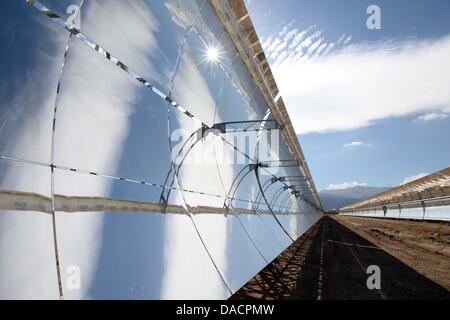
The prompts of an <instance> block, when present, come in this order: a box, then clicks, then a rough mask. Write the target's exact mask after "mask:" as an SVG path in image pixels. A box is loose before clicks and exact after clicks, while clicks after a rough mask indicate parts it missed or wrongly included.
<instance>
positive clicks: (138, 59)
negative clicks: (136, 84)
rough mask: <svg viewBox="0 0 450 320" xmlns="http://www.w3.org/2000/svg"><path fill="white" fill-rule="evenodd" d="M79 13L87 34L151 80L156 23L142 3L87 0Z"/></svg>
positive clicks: (130, 0) (154, 73)
mask: <svg viewBox="0 0 450 320" xmlns="http://www.w3.org/2000/svg"><path fill="white" fill-rule="evenodd" d="M83 14H84V18H83V25H82V27H83V31H84V32H86V34H87V35H89V36H91V37H92V38H93V40H94V41H96V42H97V43H100V44H101V45H102V46H104V48H107V50H108V51H109V52H111V54H113V55H114V56H116V57H118V58H119V59H120V60H121V61H122V62H124V63H125V64H126V65H128V66H129V67H130V68H132V69H133V70H136V71H138V72H142V73H144V74H145V77H146V78H148V79H147V80H148V81H152V80H153V79H155V78H154V77H155V76H157V73H156V72H152V70H153V69H154V67H153V66H152V65H151V62H150V58H152V57H153V56H154V55H155V54H156V51H155V49H156V48H157V43H156V38H155V33H156V32H158V31H159V30H158V29H159V24H158V19H156V18H155V16H154V15H153V13H152V12H151V11H150V9H149V7H148V6H147V5H146V4H145V2H144V1H133V0H115V1H111V0H96V1H89V2H88V3H87V4H86V12H84V13H83ZM149 76H150V77H149ZM152 76H153V77H152Z"/></svg>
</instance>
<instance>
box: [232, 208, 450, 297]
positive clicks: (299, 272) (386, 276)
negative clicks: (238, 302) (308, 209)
mask: <svg viewBox="0 0 450 320" xmlns="http://www.w3.org/2000/svg"><path fill="white" fill-rule="evenodd" d="M449 234H450V226H449V224H448V223H439V222H432V223H430V222H422V221H403V220H402V221H400V220H388V219H375V218H359V217H349V216H325V217H323V218H322V219H321V220H320V221H319V222H318V223H316V224H315V225H314V226H313V227H312V228H310V229H309V230H308V232H306V233H305V234H304V235H302V236H301V237H300V238H299V239H298V240H297V241H295V242H294V243H293V244H292V245H291V246H290V247H289V248H287V249H286V250H285V251H284V252H282V253H281V254H280V255H279V256H278V257H277V258H276V259H274V261H272V262H271V263H270V264H269V265H267V266H266V267H265V268H264V269H263V270H261V271H260V272H259V273H258V274H257V275H256V276H255V277H254V278H252V279H251V280H250V281H249V282H248V283H247V284H246V285H245V286H243V287H242V288H241V289H240V290H239V291H237V292H236V293H235V294H234V295H233V296H232V297H231V299H265V300H271V299H306V300H316V299H317V300H361V299H364V300H366V299H370V300H372V299H382V300H385V299H386V300H392V299H394V300H399V299H400V300H411V299H444V300H450V291H449V270H450V257H449V247H450V246H449ZM373 265H377V266H379V268H380V270H381V288H379V289H373V288H372V289H369V288H368V286H367V280H368V277H369V275H368V273H367V268H368V267H369V266H373Z"/></svg>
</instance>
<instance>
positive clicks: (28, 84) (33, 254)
mask: <svg viewBox="0 0 450 320" xmlns="http://www.w3.org/2000/svg"><path fill="white" fill-rule="evenodd" d="M21 5H22V4H21ZM14 10H15V7H14V5H12V8H10V11H7V13H6V15H12V16H13V17H14V16H17V15H18V13H17V12H14ZM11 11H12V12H11ZM34 17H35V16H33V15H28V14H21V15H20V17H17V18H18V21H20V24H18V25H16V26H14V27H15V28H16V29H15V30H11V34H13V35H14V36H13V38H12V40H11V41H9V42H8V47H5V48H3V47H2V49H1V50H2V51H3V50H4V53H7V55H8V57H7V58H6V59H4V60H2V61H1V62H0V63H1V65H2V67H3V66H4V65H8V64H11V63H12V64H14V69H13V70H14V72H15V73H13V72H10V70H9V69H8V68H6V70H7V71H6V72H5V73H2V75H1V76H0V77H2V83H1V87H0V91H1V95H2V96H1V98H2V99H1V101H2V103H1V106H0V140H1V141H0V149H1V150H0V151H1V153H2V154H6V155H11V156H15V157H19V158H26V159H31V160H37V161H42V162H46V163H48V162H49V160H50V141H51V128H52V111H53V104H54V97H55V94H56V84H57V79H58V77H57V76H58V72H59V68H60V66H61V61H62V57H63V54H64V49H65V40H66V39H67V34H65V33H63V32H60V29H57V27H53V25H50V22H49V21H48V20H46V19H35V18H34ZM1 19H3V14H2V18H1ZM49 25H50V27H49ZM2 28H3V25H2ZM39 36H40V37H41V38H39V41H36V42H31V43H29V42H28V40H29V38H33V37H39ZM0 37H1V39H2V40H4V34H2V35H0ZM25 46H26V48H25ZM21 49H22V50H24V51H25V50H26V54H24V53H23V52H17V51H19V50H21ZM2 71H4V69H2ZM22 71H23V72H22ZM5 78H7V79H5ZM3 80H5V81H4V82H3ZM0 188H1V189H9V190H19V191H28V192H35V193H40V194H44V195H49V194H50V169H49V168H45V167H37V166H31V165H28V164H19V163H15V162H10V161H4V160H0ZM0 298H3V299H38V298H39V299H56V298H58V284H57V278H56V267H55V261H54V252H53V239H52V225H51V218H50V216H49V215H47V214H37V213H29V212H20V213H18V212H17V211H14V212H8V211H1V213H0Z"/></svg>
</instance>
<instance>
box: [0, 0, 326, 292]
mask: <svg viewBox="0 0 450 320" xmlns="http://www.w3.org/2000/svg"><path fill="white" fill-rule="evenodd" d="M41 3H42V5H44V6H46V7H48V8H50V9H51V10H52V11H54V12H55V13H57V14H58V15H59V16H61V17H63V18H64V19H65V18H67V16H68V14H67V13H66V9H67V7H68V6H69V5H72V4H76V5H79V6H80V5H81V16H80V17H81V19H80V22H81V32H82V33H83V35H86V36H87V37H89V39H91V40H93V41H94V42H95V43H96V44H98V45H100V46H101V47H102V48H103V49H105V50H107V51H108V52H109V53H110V54H112V55H113V56H114V57H117V58H118V59H120V61H121V62H122V63H123V64H124V65H126V66H127V67H128V68H127V70H124V68H119V67H118V66H117V65H115V64H114V63H112V62H111V61H110V60H108V59H107V57H106V55H104V54H101V52H98V51H96V50H94V49H93V48H92V47H90V46H89V45H87V44H86V43H85V42H83V41H82V40H80V39H79V38H77V37H75V36H73V35H72V36H70V33H69V31H67V30H66V29H64V28H63V27H61V26H60V25H59V24H58V23H55V21H52V19H50V18H48V17H46V16H45V15H44V14H43V13H42V12H39V10H37V9H36V8H35V7H33V6H32V5H30V4H28V3H26V2H25V1H8V2H6V3H4V4H3V9H2V11H1V13H0V16H1V17H0V41H1V49H0V58H1V59H0V65H1V73H0V77H1V82H0V83H1V86H0V93H1V94H0V108H1V109H0V111H1V112H0V155H1V156H2V158H1V159H0V191H1V192H3V195H5V194H6V195H7V194H8V192H13V193H12V194H14V192H16V193H24V194H27V195H36V197H38V198H39V197H40V198H46V199H51V198H52V197H55V196H56V195H62V196H65V197H80V199H82V198H94V197H97V198H99V199H120V200H132V201H143V202H159V201H160V200H161V196H162V195H163V196H164V197H166V200H167V203H168V204H175V205H180V206H181V207H184V208H188V207H195V206H208V207H218V208H222V207H223V206H224V204H226V203H228V204H231V208H230V211H229V214H228V215H223V214H208V212H205V214H197V215H188V214H172V213H171V212H165V213H162V212H161V213H151V212H130V211H121V210H120V208H119V210H114V211H111V212H108V211H102V210H98V211H93V212H86V211H80V212H64V211H57V212H56V214H55V218H56V224H55V226H56V239H57V243H58V257H59V262H60V272H61V285H62V291H63V294H64V298H65V299H132V298H136V299H170V298H175V299H178V298H206V299H209V298H227V297H228V296H230V295H231V293H233V292H235V291H236V290H238V289H239V288H240V287H241V286H242V285H243V284H245V282H246V281H247V280H249V279H250V278H251V277H252V276H253V275H254V274H256V273H257V272H258V271H259V270H261V269H262V268H263V267H264V266H265V265H266V264H267V263H268V262H270V261H271V260H272V259H274V258H275V257H276V256H277V255H278V254H279V253H280V252H282V250H284V249H285V248H286V247H287V246H289V244H290V243H291V242H292V239H296V238H298V237H299V236H300V235H301V234H302V233H303V232H304V231H305V230H307V229H308V228H309V226H311V225H312V224H313V223H314V222H315V221H317V219H318V218H319V217H320V213H318V212H317V211H316V210H315V209H314V208H312V207H311V206H310V205H309V204H308V203H306V202H305V201H302V200H298V199H296V198H294V197H293V196H292V195H289V192H290V191H289V190H287V191H286V190H284V184H282V183H281V182H275V183H273V184H271V185H270V187H269V188H267V189H266V190H265V196H266V198H267V202H269V203H271V204H272V206H273V208H274V212H275V213H276V215H275V216H274V215H271V214H270V210H269V207H268V205H267V202H265V201H264V199H262V197H261V194H259V193H260V188H259V184H261V185H266V186H267V185H269V184H270V183H268V182H267V181H268V180H270V179H272V178H273V176H272V174H273V175H275V176H299V175H302V170H301V168H297V167H285V168H278V169H276V168H273V170H271V172H270V173H269V172H266V171H264V170H263V171H260V177H259V178H260V181H259V184H258V181H257V177H256V174H255V173H254V171H253V172H250V171H249V173H248V174H247V175H246V176H245V177H244V179H242V181H241V182H240V183H239V186H238V187H237V188H235V190H233V191H232V192H233V195H234V196H233V198H235V199H234V200H231V202H229V201H228V202H226V201H227V198H226V195H227V194H229V193H230V190H231V189H233V182H235V180H236V177H237V176H238V174H239V173H240V172H246V170H250V169H248V166H247V165H248V164H249V163H251V162H252V159H254V154H253V151H254V150H253V147H254V145H255V143H256V139H257V135H256V133H247V134H246V135H247V140H249V141H250V142H249V143H248V145H251V146H253V147H248V146H247V147H246V146H245V144H244V145H243V146H242V145H241V146H240V147H241V148H242V151H243V152H244V153H246V154H248V155H249V158H250V159H249V158H245V161H244V160H242V158H241V159H240V160H241V161H236V159H235V158H236V152H235V150H234V149H233V148H232V147H231V146H230V145H229V144H227V143H224V142H223V141H222V140H221V138H220V137H219V136H217V135H214V134H209V135H206V136H201V137H198V135H196V134H195V135H194V136H193V138H192V139H193V140H192V141H191V142H188V144H187V146H188V147H189V153H190V155H192V157H187V158H186V160H185V161H184V162H182V163H181V164H178V165H173V162H172V160H173V159H174V158H177V157H176V156H175V157H174V156H172V154H175V155H177V154H178V153H177V152H178V150H179V149H177V148H179V147H180V146H181V145H182V143H184V142H185V141H187V140H188V137H190V136H191V135H192V134H193V133H194V132H197V130H198V129H199V128H200V126H201V124H200V123H199V122H197V121H195V119H198V120H201V121H202V122H203V123H204V124H207V125H208V126H211V125H213V124H214V123H217V122H227V121H242V120H258V119H262V118H263V117H264V116H265V114H266V112H267V105H266V103H265V102H264V99H263V98H262V96H261V94H260V93H259V91H258V90H257V88H256V87H255V85H254V83H253V81H252V79H251V76H250V74H249V73H248V71H247V69H246V67H245V65H244V64H243V62H242V61H241V59H240V58H239V57H237V54H236V52H235V51H234V47H233V45H232V43H231V42H230V40H229V37H228V35H227V34H226V33H225V31H224V30H223V28H222V26H221V24H220V23H219V21H218V20H217V18H216V16H215V14H214V13H213V11H212V8H211V7H210V5H209V3H208V2H206V1H204V0H201V1H195V0H189V1H186V0H183V1H175V0H174V1H165V2H163V1H150V0H148V1H123V0H120V1H119V0H115V1H112V0H107V1H100V0H95V1H89V0H85V1H84V2H83V3H80V1H75V0H73V1H59V0H58V1H50V0H47V1H45V0H42V1H41ZM211 48H214V49H215V50H217V52H218V57H217V59H210V57H208V50H210V49H211ZM130 70H132V72H135V73H137V74H139V75H140V76H141V77H142V78H144V79H145V80H146V81H148V83H150V84H152V85H153V86H154V87H155V88H157V89H158V90H159V91H160V92H162V93H165V94H167V95H168V94H169V93H170V97H171V98H172V99H173V100H174V101H176V102H177V103H178V104H180V105H181V106H182V107H183V108H184V109H186V110H188V111H189V112H190V113H191V114H193V115H194V116H195V119H193V118H191V117H190V116H188V115H186V114H185V113H183V112H181V111H180V109H177V108H175V107H173V106H170V105H169V103H168V102H167V101H165V100H164V99H163V98H162V97H161V96H160V95H158V94H155V92H154V91H152V90H150V89H149V88H148V86H145V85H143V83H142V82H139V81H136V80H135V79H134V78H133V76H132V72H130ZM55 107H56V109H55ZM53 128H54V130H53ZM221 137H222V138H225V139H227V140H229V142H231V144H233V143H234V142H235V141H236V138H235V137H234V136H231V134H223V135H222V136H221ZM194 140H195V141H194ZM194 142H195V143H194ZM174 150H176V151H174ZM275 152H276V153H278V156H279V158H282V157H283V158H290V159H292V155H291V153H290V151H289V150H288V148H287V146H286V144H285V142H284V140H283V138H282V137H281V142H280V148H279V150H278V151H275ZM52 163H53V164H54V170H53V171H54V172H53V174H52V166H51V164H52ZM118 177H122V178H125V179H122V180H120V179H117V178H118ZM168 177H169V178H168ZM139 181H141V182H145V183H139ZM52 185H53V188H52ZM158 185H163V186H166V187H171V188H172V189H170V192H169V190H168V189H164V188H161V187H159V186H158ZM234 186H236V182H235V183H234ZM303 188H306V189H307V188H308V186H307V185H304V186H303ZM186 190H188V191H194V192H188V191H186ZM280 190H281V191H280ZM10 197H12V198H11V199H10V198H6V200H7V201H9V200H10V201H13V203H14V204H15V205H17V209H18V210H2V211H0V298H32V299H34V298H44V299H56V298H58V297H59V292H58V281H57V279H58V277H57V270H56V261H55V259H56V258H55V246H54V236H53V230H52V228H53V224H52V216H51V214H49V213H48V212H47V213H46V212H43V211H45V210H42V212H39V211H28V210H27V203H26V202H23V201H16V200H15V199H14V198H13V195H10ZM6 200H5V201H6ZM255 202H257V203H255ZM238 207H239V208H249V209H250V208H256V209H257V212H260V214H259V215H252V214H240V215H237V214H233V208H238ZM47 209H48V208H47ZM282 212H283V213H288V212H295V213H296V214H289V215H286V214H283V213H282Z"/></svg>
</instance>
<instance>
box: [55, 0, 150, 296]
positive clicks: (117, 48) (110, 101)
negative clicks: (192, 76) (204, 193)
mask: <svg viewBox="0 0 450 320" xmlns="http://www.w3.org/2000/svg"><path fill="white" fill-rule="evenodd" d="M89 4H90V5H87V6H86V12H85V16H86V18H85V19H84V25H83V27H84V28H85V29H86V30H90V32H91V33H92V34H93V35H95V37H96V40H97V37H98V38H99V39H101V43H102V45H104V46H105V48H108V49H109V48H113V50H112V52H113V54H115V55H117V56H118V57H119V58H120V59H124V62H125V63H127V64H128V63H130V66H133V65H136V66H137V67H139V69H136V70H140V69H144V70H147V71H148V70H151V68H152V66H151V64H150V62H149V56H150V55H151V53H152V52H153V50H154V49H155V41H154V36H153V32H154V31H155V28H156V26H155V23H154V21H155V19H154V18H153V15H152V14H151V13H150V12H149V11H148V10H146V7H145V6H144V5H143V4H142V3H140V2H135V1H133V2H127V3H125V1H115V2H112V1H108V2H100V1H91V2H89ZM90 17H92V18H90ZM94 17H95V18H94ZM105 26H113V29H112V31H111V29H109V28H105ZM71 46H72V47H71V49H70V50H69V54H68V61H67V64H66V69H65V70H64V77H63V82H62V86H61V93H60V100H59V103H58V108H59V109H58V118H57V126H56V145H55V162H56V163H58V164H61V165H67V166H71V167H78V168H84V169H86V170H91V171H97V172H116V171H117V169H118V164H119V161H120V159H121V157H122V156H123V154H122V150H123V147H124V145H123V144H124V142H125V140H126V138H127V135H128V132H129V129H130V127H129V126H130V123H129V122H130V119H129V118H130V116H131V115H132V114H133V112H134V104H135V103H136V102H137V101H138V99H139V97H140V94H141V93H142V92H144V91H143V90H142V89H141V87H140V86H139V84H137V83H135V82H133V81H132V79H131V78H130V76H129V75H127V74H126V73H125V72H122V71H121V70H119V69H117V68H116V67H114V66H113V65H112V64H111V63H110V62H108V61H107V60H106V59H104V58H103V57H102V56H101V55H99V54H98V53H96V52H94V51H92V50H91V49H90V48H88V47H87V46H85V45H84V44H82V43H81V42H78V40H76V41H73V42H72V43H71ZM122 57H124V58H122ZM128 57H133V59H132V61H127V58H128ZM139 90H141V91H139ZM112 182H113V181H109V180H104V179H95V180H94V179H90V177H89V176H84V175H75V176H73V177H72V178H71V179H70V182H69V180H67V179H63V178H60V179H57V180H56V182H55V188H56V190H55V192H56V193H60V194H66V195H79V194H87V195H93V194H95V195H98V196H108V195H109V194H110V192H111V187H112ZM58 221H59V222H60V223H59V225H58V228H59V233H60V235H61V236H60V237H61V238H62V239H63V240H62V241H61V242H62V244H63V246H61V251H62V253H61V259H62V264H63V267H64V266H66V265H68V264H77V265H80V266H81V267H82V274H83V277H82V281H83V283H82V288H81V290H80V291H68V292H67V296H68V298H87V291H88V290H89V289H90V283H91V281H92V276H93V275H94V274H95V273H94V272H95V270H96V265H97V258H98V250H99V246H100V245H101V243H102V238H101V237H100V234H101V227H102V222H103V216H102V215H101V214H92V215H90V214H86V215H80V216H77V218H73V217H70V216H69V217H66V216H59V217H58ZM80 234H83V237H80Z"/></svg>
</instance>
